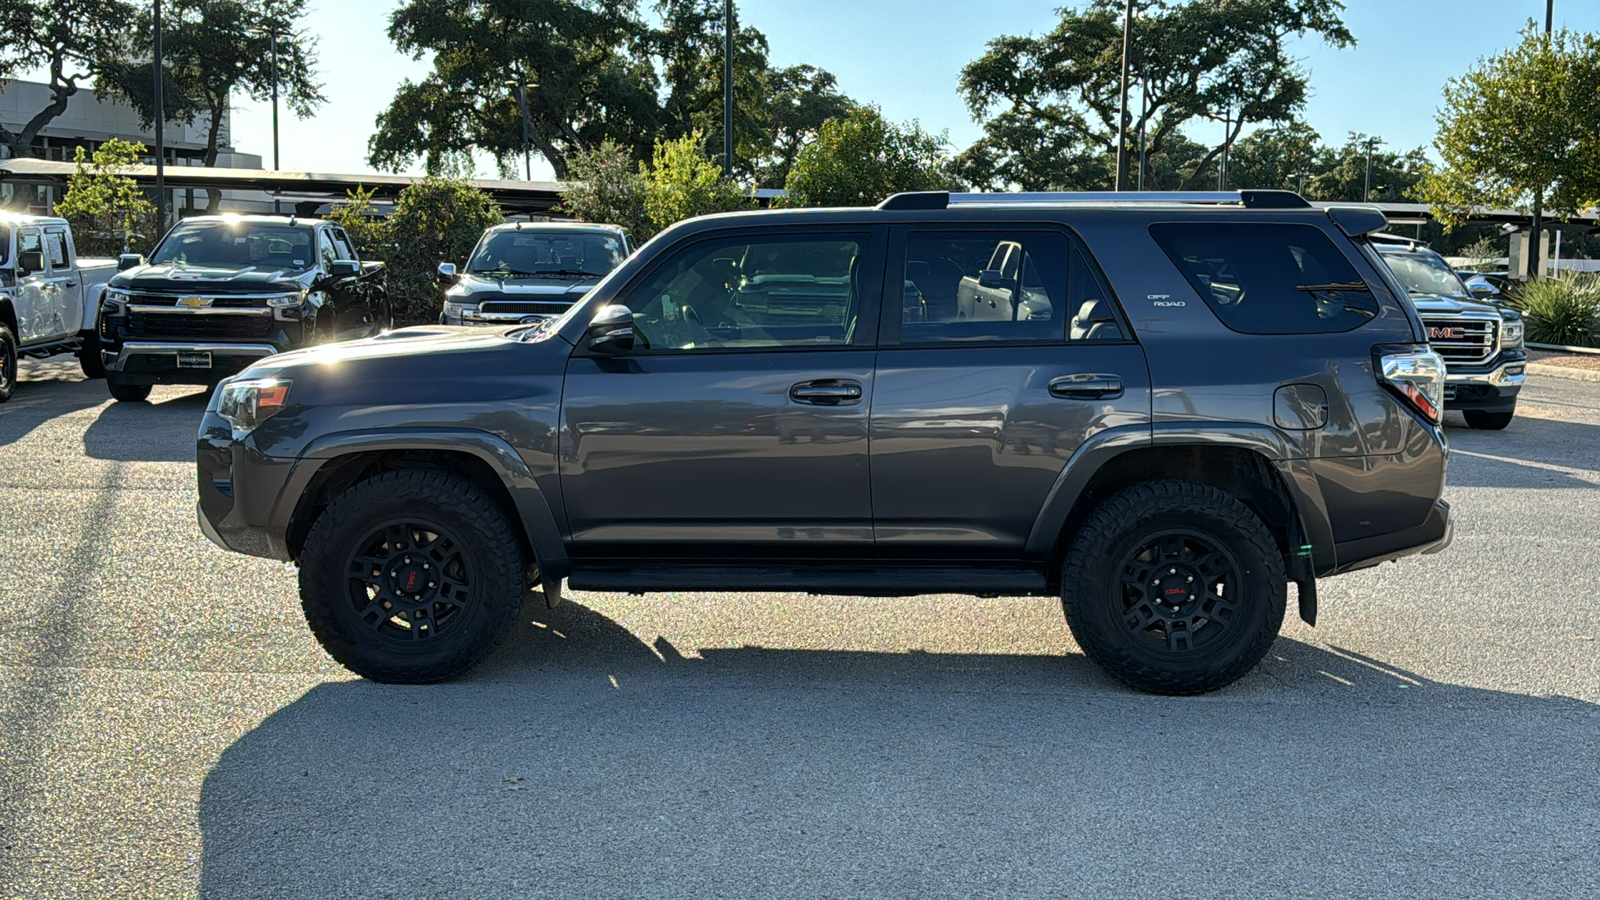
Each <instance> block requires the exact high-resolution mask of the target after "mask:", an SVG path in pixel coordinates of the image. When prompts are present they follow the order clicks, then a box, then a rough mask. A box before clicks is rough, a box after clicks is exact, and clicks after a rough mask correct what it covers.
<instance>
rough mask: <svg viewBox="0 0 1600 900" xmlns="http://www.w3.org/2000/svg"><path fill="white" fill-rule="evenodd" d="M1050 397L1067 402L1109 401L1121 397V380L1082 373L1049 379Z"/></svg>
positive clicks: (1114, 377) (1109, 376) (1113, 376)
mask: <svg viewBox="0 0 1600 900" xmlns="http://www.w3.org/2000/svg"><path fill="white" fill-rule="evenodd" d="M1050 396H1052V397H1063V398H1066V399H1068V400H1109V399H1112V398H1114V397H1121V396H1122V379H1121V378H1118V377H1117V376H1115V375H1096V374H1091V373H1088V372H1082V373H1079V374H1077V375H1062V376H1060V377H1059V378H1052V379H1050Z"/></svg>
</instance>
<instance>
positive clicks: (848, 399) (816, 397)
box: [789, 379, 861, 406]
mask: <svg viewBox="0 0 1600 900" xmlns="http://www.w3.org/2000/svg"><path fill="white" fill-rule="evenodd" d="M789 399H791V400H795V401H797V402H800V403H817V404H821V405H823V406H838V405H840V404H844V403H860V402H861V382H859V381H840V380H837V379H828V380H825V381H802V382H800V383H799V384H797V385H794V386H793V387H791V388H789Z"/></svg>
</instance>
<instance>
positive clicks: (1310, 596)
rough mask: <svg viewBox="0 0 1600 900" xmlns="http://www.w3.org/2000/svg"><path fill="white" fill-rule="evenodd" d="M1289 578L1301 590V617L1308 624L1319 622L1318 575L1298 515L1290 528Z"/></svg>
mask: <svg viewBox="0 0 1600 900" xmlns="http://www.w3.org/2000/svg"><path fill="white" fill-rule="evenodd" d="M1287 561H1288V564H1289V565H1288V569H1289V580H1290V581H1293V582H1294V583H1295V585H1296V586H1297V587H1298V588H1299V591H1300V602H1299V606H1300V619H1301V621H1303V622H1305V623H1306V624H1307V625H1312V626H1315V625H1316V624H1317V575H1316V572H1315V571H1314V570H1313V569H1312V565H1311V544H1310V543H1308V542H1307V541H1306V528H1305V523H1304V522H1302V521H1301V520H1300V517H1299V516H1298V515H1296V516H1295V517H1294V524H1293V525H1292V526H1291V527H1290V529H1289V553H1288V560H1287Z"/></svg>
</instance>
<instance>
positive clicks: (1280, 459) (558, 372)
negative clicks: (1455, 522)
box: [198, 191, 1451, 694]
mask: <svg viewBox="0 0 1600 900" xmlns="http://www.w3.org/2000/svg"><path fill="white" fill-rule="evenodd" d="M1384 224H1385V223H1384V218H1383V216H1382V214H1381V213H1378V212H1377V211H1375V210H1371V209H1367V208H1359V207H1351V208H1336V209H1330V210H1314V209H1312V208H1310V207H1309V206H1308V205H1307V204H1306V203H1305V201H1304V200H1302V199H1301V198H1300V197H1298V196H1297V195H1295V194H1292V193H1284V192H1275V191H1243V192H1238V193H1227V194H1209V193H1206V194H1161V195H1138V194H1122V195H1096V194H1044V195H1039V194H1032V195H1030V194H1010V195H1005V194H1001V195H985V194H972V195H961V194H956V195H951V194H946V193H943V192H935V193H918V194H901V195H896V196H894V197H891V198H889V199H888V200H886V201H885V202H884V203H883V204H882V205H880V206H878V207H876V208H873V209H840V210H820V211H819V210H804V211H765V212H751V213H738V214H730V215H722V216H708V217H704V218H697V219H693V220H689V221H686V222H682V223H679V224H678V225H676V226H674V227H672V228H669V229H668V230H666V231H665V232H663V233H662V234H660V235H659V236H657V237H656V238H654V239H653V240H652V241H650V242H649V243H648V244H647V245H645V246H644V247H643V248H642V249H641V250H640V252H638V253H637V254H635V255H634V256H633V257H632V258H630V259H629V260H628V261H627V262H625V263H624V264H623V265H622V266H620V267H619V268H618V269H616V270H615V271H613V272H612V273H611V274H610V275H609V276H608V277H607V278H606V279H605V280H604V281H602V282H601V283H600V284H599V285H597V286H596V287H595V288H594V290H593V291H592V292H590V293H589V294H588V296H587V297H585V298H584V300H582V301H581V302H580V303H578V304H576V305H575V306H574V307H573V308H572V309H571V310H569V311H568V312H567V313H565V314H564V315H562V316H561V317H560V318H557V319H553V320H548V321H543V322H540V323H536V324H532V325H525V326H518V327H506V328H501V329H493V330H489V329H467V328H450V327H443V326H437V327H435V326H430V327H423V328H412V329H404V330H400V331H395V332H389V333H387V334H384V335H381V336H379V337H376V338H372V339H369V340H364V341H359V342H353V343H348V344H343V345H340V346H338V347H337V348H328V347H323V348H320V349H318V350H316V351H311V352H303V353H289V354H283V355H280V356H274V357H271V358H269V359H266V360H263V361H262V362H260V363H257V364H256V365H254V366H252V367H251V368H250V369H249V370H247V371H245V372H243V373H241V374H240V375H238V376H237V377H235V378H233V379H231V380H229V381H227V382H225V383H224V384H222V385H220V386H219V387H218V388H217V391H216V393H215V395H214V396H213V397H212V400H211V404H210V406H209V407H208V409H207V412H206V415H205V419H204V421H203V423H202V425H201V429H200V435H199V448H198V457H199V458H198V465H199V491H200V499H199V514H200V525H201V528H202V529H203V530H204V531H205V533H206V534H207V535H208V536H209V537H210V538H211V539H212V540H213V541H215V542H217V543H218V544H220V545H221V546H223V547H225V548H228V549H231V550H235V551H238V552H241V553H248V554H252V555H257V556H264V557H269V558H274V559H282V560H291V561H294V562H296V563H298V565H299V570H300V590H301V597H302V601H303V606H304V610H305V614H306V618H307V620H308V622H309V624H310V627H311V630H312V631H313V632H314V633H315V635H316V636H317V638H318V640H319V641H321V643H322V644H323V646H324V647H325V648H326V649H327V650H328V652H329V653H330V654H331V655H332V656H333V657H334V658H335V659H337V660H338V661H339V662H341V663H342V664H344V665H345V666H347V667H349V668H350V669H351V670H352V671H354V672H357V673H359V674H361V675H363V676H366V677H368V678H372V679H376V680H380V681H390V682H430V681H438V680H442V679H446V678H450V677H452V676H455V675H458V674H460V673H462V672H464V671H466V670H467V669H469V668H471V667H472V666H473V665H475V664H476V663H478V662H479V661H481V660H482V659H483V658H484V657H485V656H486V655H487V654H489V653H490V652H491V651H492V650H493V649H494V648H495V647H496V646H497V644H498V643H499V642H500V641H501V639H502V638H503V637H504V635H505V634H506V633H507V631H508V630H509V629H510V628H511V626H512V624H513V622H514V621H515V617H516V614H517V610H518V605H519V604H520V603H521V602H522V600H523V597H524V595H525V594H527V593H528V592H529V591H530V590H532V589H535V588H540V589H542V594H543V598H544V601H545V602H547V603H550V604H554V603H556V602H559V600H560V596H561V589H562V584H563V581H564V582H565V583H566V584H567V585H569V586H570V587H572V588H575V589H582V590H591V591H627V592H644V591H763V590H773V591H804V592H810V593H814V594H833V595H854V596H893V595H919V594H970V595H977V596H985V597H992V596H1029V595H1048V596H1053V597H1059V598H1060V599H1061V602H1062V605H1063V608H1064V610H1065V614H1066V620H1067V623H1068V625H1069V626H1070V627H1071V629H1072V632H1073V634H1074V636H1075V637H1076V639H1077V641H1078V644H1079V645H1080V646H1081V647H1082V648H1083V650H1084V652H1085V653H1086V654H1087V655H1088V656H1089V657H1090V658H1092V659H1093V660H1094V661H1095V662H1097V663H1098V664H1099V665H1101V666H1102V667H1103V668H1104V669H1105V670H1106V671H1108V672H1109V673H1110V674H1112V675H1114V676H1115V677H1117V678H1119V679H1121V680H1122V681H1124V682H1126V683H1128V684H1130V685H1132V686H1134V687H1136V688H1139V689H1143V690H1148V691H1156V692H1163V693H1174V694H1186V693H1199V692H1203V691H1209V690H1214V689H1216V688H1219V687H1222V686H1224V685H1226V684H1229V683H1230V682H1232V681H1234V680H1235V679H1237V678H1239V677H1240V676H1242V675H1243V674H1245V673H1246V672H1248V671H1249V670H1250V669H1251V668H1252V667H1253V666H1254V665H1255V664H1256V663H1257V662H1258V661H1259V660H1260V659H1261V658H1262V656H1263V655H1264V654H1265V653H1266V651H1267V648H1268V647H1269V646H1270V645H1271V643H1272V641H1273V640H1274V638H1275V636H1276V634H1277V632H1278V629H1279V627H1280V625H1281V624H1282V620H1283V616H1284V612H1285V607H1286V602H1287V586H1288V584H1289V583H1290V582H1293V583H1295V584H1297V585H1298V608H1299V614H1300V616H1301V617H1302V618H1303V619H1305V620H1306V621H1307V622H1314V621H1315V619H1316V616H1317V591H1316V581H1317V579H1318V578H1323V577H1327V576H1330V575H1336V574H1339V573H1342V572H1349V571H1351V570H1354V569H1360V568H1363V567H1366V566H1372V565H1375V564H1377V563H1380V562H1383V561H1385V560H1390V559H1394V558H1396V557H1400V556H1405V555H1407V554H1412V553H1418V552H1434V551H1438V550H1441V549H1443V548H1444V547H1445V546H1446V545H1447V544H1448V543H1449V540H1450V535H1451V520H1450V512H1449V507H1448V506H1447V505H1446V504H1445V503H1443V502H1442V501H1441V500H1440V495H1441V493H1442V491H1443V488H1444V476H1445V460H1446V447H1445V439H1444V435H1443V433H1442V431H1441V430H1440V426H1439V420H1440V414H1441V406H1442V403H1443V389H1444V384H1445V381H1444V377H1445V373H1444V366H1443V362H1442V361H1441V359H1440V357H1439V356H1438V355H1437V354H1436V353H1434V352H1433V351H1431V350H1430V349H1429V348H1428V345H1427V343H1426V336H1425V332H1424V331H1423V326H1422V323H1421V322H1420V321H1419V319H1418V317H1417V314H1416V311H1415V310H1414V309H1413V308H1412V306H1411V304H1410V301H1409V300H1408V299H1407V297H1406V293H1405V290H1404V288H1403V287H1401V286H1400V285H1399V284H1398V283H1397V282H1396V281H1395V280H1394V277H1393V275H1392V274H1391V273H1390V272H1389V271H1388V269H1387V267H1385V266H1384V264H1383V262H1382V260H1381V259H1379V257H1378V255H1377V253H1376V252H1375V251H1374V250H1373V248H1372V247H1371V246H1370V245H1369V243H1368V242H1367V241H1366V239H1365V237H1364V236H1365V235H1367V234H1369V233H1371V232H1374V231H1376V230H1377V229H1379V228H1381V227H1382V226H1383V225H1384ZM997 251H998V252H997ZM997 259H998V260H1000V263H999V267H998V268H996V262H995V260H997Z"/></svg>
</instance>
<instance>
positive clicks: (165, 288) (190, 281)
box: [111, 263, 316, 294]
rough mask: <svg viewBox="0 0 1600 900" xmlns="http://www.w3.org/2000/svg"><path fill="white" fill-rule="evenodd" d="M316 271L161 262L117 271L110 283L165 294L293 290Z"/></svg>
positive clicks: (128, 288)
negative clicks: (218, 266)
mask: <svg viewBox="0 0 1600 900" xmlns="http://www.w3.org/2000/svg"><path fill="white" fill-rule="evenodd" d="M315 271H316V270H314V269H307V270H305V271H300V272H296V271H292V270H288V269H263V268H257V267H255V266H246V267H244V268H242V269H224V268H214V267H209V266H186V265H183V264H182V263H162V264H159V265H150V266H137V267H135V268H132V269H129V270H127V271H126V272H118V273H117V274H116V275H115V276H113V277H112V279H111V286H112V287H114V288H122V289H123V290H134V291H155V292H168V293H191V292H194V291H206V292H208V293H219V294H250V293H257V292H260V291H269V290H285V291H295V290H300V289H302V288H304V287H306V286H307V285H308V284H309V283H310V281H311V279H312V278H313V277H314V276H315Z"/></svg>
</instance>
